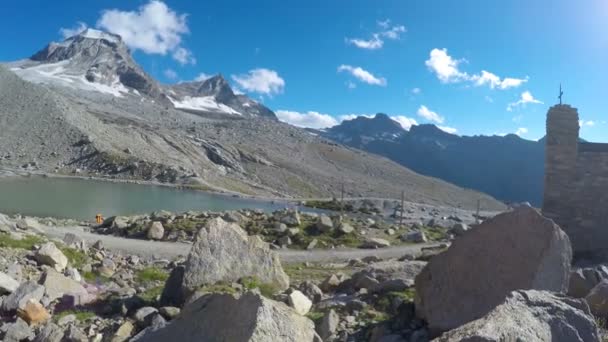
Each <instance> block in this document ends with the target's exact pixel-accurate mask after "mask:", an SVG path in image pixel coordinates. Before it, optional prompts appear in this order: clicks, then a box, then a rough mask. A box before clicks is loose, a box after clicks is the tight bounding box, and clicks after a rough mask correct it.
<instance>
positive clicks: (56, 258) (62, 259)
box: [35, 242, 68, 272]
mask: <svg viewBox="0 0 608 342" xmlns="http://www.w3.org/2000/svg"><path fill="white" fill-rule="evenodd" d="M35 259H36V261H38V263H40V264H42V265H48V266H51V267H53V268H55V270H57V271H58V272H62V271H63V270H64V269H65V268H66V266H67V265H68V258H67V257H66V256H65V255H64V254H63V252H61V250H59V248H57V246H55V244H54V243H52V242H47V243H45V244H44V245H42V246H41V247H40V249H39V250H38V251H37V252H36V255H35Z"/></svg>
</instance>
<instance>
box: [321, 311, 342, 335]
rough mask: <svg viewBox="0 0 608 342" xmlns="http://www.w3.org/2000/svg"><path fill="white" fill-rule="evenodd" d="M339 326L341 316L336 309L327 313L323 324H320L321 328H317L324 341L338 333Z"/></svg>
mask: <svg viewBox="0 0 608 342" xmlns="http://www.w3.org/2000/svg"><path fill="white" fill-rule="evenodd" d="M338 324H340V316H338V314H337V313H336V312H335V311H334V309H330V310H329V311H327V312H326V313H325V316H323V319H322V320H321V324H319V327H318V328H317V332H318V333H319V336H320V337H321V338H322V339H323V341H327V340H329V338H330V337H331V336H332V335H333V334H335V333H336V331H337V330H338Z"/></svg>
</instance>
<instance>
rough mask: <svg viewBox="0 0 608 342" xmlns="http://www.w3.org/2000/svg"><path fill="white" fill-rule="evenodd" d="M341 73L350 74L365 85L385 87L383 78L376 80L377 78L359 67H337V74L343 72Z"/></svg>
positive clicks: (343, 65)
mask: <svg viewBox="0 0 608 342" xmlns="http://www.w3.org/2000/svg"><path fill="white" fill-rule="evenodd" d="M343 71H346V72H348V73H350V74H351V75H353V76H354V77H355V78H356V79H358V80H359V81H361V82H365V83H367V84H371V85H378V86H385V85H386V79H385V78H382V77H380V78H378V77H376V76H374V75H373V74H372V73H371V72H369V71H367V70H364V69H362V68H361V67H353V66H351V65H345V64H342V65H340V66H339V67H338V72H343Z"/></svg>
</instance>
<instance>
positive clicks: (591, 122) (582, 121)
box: [578, 120, 595, 127]
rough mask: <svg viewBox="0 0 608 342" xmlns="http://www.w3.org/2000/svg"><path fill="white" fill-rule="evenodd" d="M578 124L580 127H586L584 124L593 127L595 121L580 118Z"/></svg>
mask: <svg viewBox="0 0 608 342" xmlns="http://www.w3.org/2000/svg"><path fill="white" fill-rule="evenodd" d="M578 124H579V126H580V127H584V126H587V127H593V126H595V121H592V120H587V121H585V120H579V122H578Z"/></svg>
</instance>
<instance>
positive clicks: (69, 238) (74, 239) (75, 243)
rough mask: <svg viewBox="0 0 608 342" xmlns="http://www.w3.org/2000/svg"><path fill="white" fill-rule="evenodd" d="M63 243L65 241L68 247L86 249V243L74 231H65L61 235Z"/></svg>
mask: <svg viewBox="0 0 608 342" xmlns="http://www.w3.org/2000/svg"><path fill="white" fill-rule="evenodd" d="M63 243H65V244H66V245H67V246H68V247H71V248H75V249H78V250H81V251H86V250H87V243H86V241H84V240H83V239H82V238H80V237H78V236H77V235H76V234H74V233H67V234H65V236H64V237H63Z"/></svg>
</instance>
